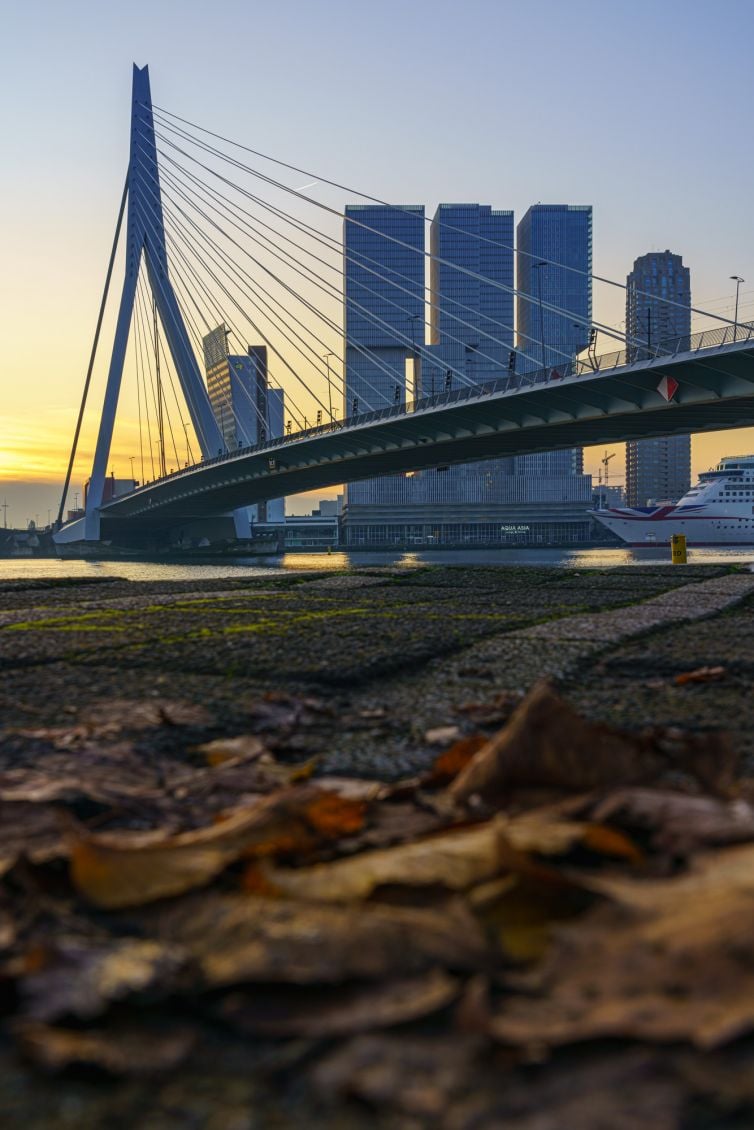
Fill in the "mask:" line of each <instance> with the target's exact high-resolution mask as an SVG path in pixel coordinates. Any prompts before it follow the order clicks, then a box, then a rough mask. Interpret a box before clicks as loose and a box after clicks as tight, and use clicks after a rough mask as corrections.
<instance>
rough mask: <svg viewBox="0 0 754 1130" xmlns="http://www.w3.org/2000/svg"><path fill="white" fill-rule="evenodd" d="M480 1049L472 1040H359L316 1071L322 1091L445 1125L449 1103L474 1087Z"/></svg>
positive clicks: (314, 1075)
mask: <svg viewBox="0 0 754 1130" xmlns="http://www.w3.org/2000/svg"><path fill="white" fill-rule="evenodd" d="M478 1050H479V1047H478V1043H477V1042H476V1041H475V1040H474V1039H472V1038H470V1037H467V1038H466V1039H464V1040H459V1039H458V1038H457V1036H455V1037H448V1036H445V1037H427V1036H424V1037H420V1036H407V1035H403V1036H395V1035H389V1036H388V1035H379V1036H357V1037H355V1038H354V1039H352V1040H350V1041H349V1042H348V1043H347V1044H344V1045H343V1046H341V1047H339V1048H336V1049H335V1051H333V1052H331V1053H330V1055H328V1056H327V1057H326V1058H325V1059H323V1060H321V1061H320V1062H319V1063H318V1064H317V1066H316V1067H315V1068H314V1070H313V1072H312V1080H313V1082H314V1086H315V1088H316V1089H317V1090H318V1091H319V1093H320V1094H321V1095H322V1096H323V1097H325V1098H327V1099H330V1100H331V1099H332V1098H333V1097H334V1096H336V1095H352V1096H355V1097H358V1098H360V1099H363V1100H365V1101H367V1102H369V1103H371V1104H373V1105H375V1106H380V1107H381V1106H386V1107H392V1108H395V1109H397V1110H401V1111H404V1112H405V1113H408V1114H411V1115H414V1116H419V1117H422V1118H429V1119H432V1120H433V1121H432V1125H442V1122H439V1121H437V1120H440V1119H442V1117H443V1115H444V1114H445V1111H446V1109H447V1106H448V1103H449V1101H450V1100H451V1099H453V1098H454V1097H456V1096H458V1095H461V1094H463V1093H464V1092H466V1091H468V1090H472V1091H473V1089H474V1087H473V1082H472V1080H473V1068H474V1062H475V1060H476V1056H477V1053H478Z"/></svg>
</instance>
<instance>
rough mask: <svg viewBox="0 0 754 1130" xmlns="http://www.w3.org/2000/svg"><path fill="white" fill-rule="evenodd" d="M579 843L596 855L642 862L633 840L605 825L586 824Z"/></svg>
mask: <svg viewBox="0 0 754 1130" xmlns="http://www.w3.org/2000/svg"><path fill="white" fill-rule="evenodd" d="M581 843H582V845H583V846H584V847H585V848H589V850H590V851H594V852H597V853H598V855H612V856H617V857H618V858H619V859H628V860H629V861H630V862H631V863H642V862H643V860H644V855H643V853H642V852H641V851H640V850H639V849H638V847H637V846H636V844H635V843H634V842H633V840H630V839H629V838H628V836H626V835H624V834H623V832H619V831H618V829H617V828H608V827H607V825H605V824H587V826H586V828H585V829H584V836H583V838H582V840H581Z"/></svg>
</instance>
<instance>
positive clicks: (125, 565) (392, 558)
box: [0, 547, 754, 581]
mask: <svg viewBox="0 0 754 1130" xmlns="http://www.w3.org/2000/svg"><path fill="white" fill-rule="evenodd" d="M417 564H428V565H517V566H521V565H552V566H558V567H560V568H566V569H587V568H589V569H605V568H610V567H611V566H615V565H668V566H670V564H671V562H670V550H669V549H668V548H666V547H652V548H647V549H623V548H620V547H616V548H609V549H608V548H594V549H590V548H585V549H479V550H473V549H472V550H447V551H443V550H429V551H424V552H421V551H418V552H415V551H413V550H412V551H406V552H403V551H397V552H375V553H361V552H360V553H341V552H334V553H285V554H283V555H282V556H280V557H248V558H234V559H233V560H232V561H228V560H221V559H218V560H216V561H196V562H194V561H159V562H156V561H134V560H128V561H59V560H57V559H54V558H11V559H4V560H0V581H2V580H10V579H21V580H32V579H37V580H42V579H50V578H57V577H81V578H88V577H123V578H125V579H127V580H129V581H161V580H171V581H182V580H191V581H198V580H201V579H202V578H206V579H208V580H216V579H220V578H223V577H241V576H248V577H254V576H260V577H263V576H274V575H275V574H279V573H280V571H281V570H289V571H302V570H311V569H317V570H325V569H344V568H347V567H349V566H352V565H405V566H411V565H417ZM689 564H692V565H720V564H726V565H733V564H744V565H750V566H751V567H752V568H754V548H752V547H749V548H747V549H692V550H689Z"/></svg>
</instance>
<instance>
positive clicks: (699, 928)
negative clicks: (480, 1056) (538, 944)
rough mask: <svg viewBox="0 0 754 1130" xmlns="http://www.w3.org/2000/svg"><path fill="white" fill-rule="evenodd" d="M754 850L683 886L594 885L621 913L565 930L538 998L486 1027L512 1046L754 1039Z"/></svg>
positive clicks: (608, 912)
mask: <svg viewBox="0 0 754 1130" xmlns="http://www.w3.org/2000/svg"><path fill="white" fill-rule="evenodd" d="M753 863H754V847H751V846H749V845H747V846H745V847H740V848H734V849H729V850H727V851H722V852H719V853H717V854H716V855H714V856H709V857H704V856H700V857H698V859H697V860H696V861H695V864H694V866H693V867H692V870H691V872H690V873H689V874H688V875H686V876H684V877H681V878H678V879H668V880H646V881H638V880H632V879H628V878H624V877H620V876H609V877H606V876H597V877H595V878H593V879H591V880H589V881H588V885H589V886H590V887H591V888H592V889H593V890H595V891H598V892H600V893H602V894H605V895H607V896H608V897H610V898H611V899H613V900H614V903H615V905H608V906H601V907H598V908H596V909H594V910H591V911H587V913H586V915H584V916H583V917H582V918H581V919H580V920H579V922H578V925H573V926H570V927H563V928H561V929H560V930H559V931H558V937H557V940H556V942H555V944H554V945H553V946H552V947H551V949H550V951H549V954H548V956H547V958H546V959H545V964H544V967H543V969H542V971H541V973H540V974H539V976H538V984H539V991H538V992H537V993H536V994H535V995H534V994H528V995H526V996H514V995H511V996H509V997H508V998H507V999H506V1002H505V1007H504V1009H503V1011H501V1012H500V1013H499V1014H498V1015H497V1016H496V1017H495V1018H494V1019H493V1021H492V1022H491V1031H492V1032H493V1034H494V1035H495V1036H496V1037H497V1038H498V1039H500V1040H503V1041H505V1042H507V1043H513V1044H521V1045H528V1044H532V1043H541V1044H542V1045H551V1046H553V1045H558V1044H568V1043H574V1042H580V1041H582V1040H591V1039H602V1038H605V1037H621V1038H629V1039H630V1038H633V1039H643V1040H650V1041H657V1042H667V1041H687V1042H689V1043H692V1044H695V1045H696V1046H697V1047H700V1048H713V1047H718V1046H721V1045H723V1044H725V1043H727V1042H729V1041H731V1040H733V1039H736V1038H738V1037H739V1036H741V1035H743V1034H744V1033H747V1032H750V1031H752V1030H754V960H753V959H754V941H753V940H752V938H753V937H754V866H753Z"/></svg>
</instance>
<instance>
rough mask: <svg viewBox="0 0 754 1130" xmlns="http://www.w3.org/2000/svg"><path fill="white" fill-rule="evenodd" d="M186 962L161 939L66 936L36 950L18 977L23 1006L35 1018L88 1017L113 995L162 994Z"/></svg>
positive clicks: (96, 1013) (115, 997) (114, 997)
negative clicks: (26, 971)
mask: <svg viewBox="0 0 754 1130" xmlns="http://www.w3.org/2000/svg"><path fill="white" fill-rule="evenodd" d="M185 964H186V957H185V954H182V953H180V952H179V950H178V949H176V948H175V947H167V946H165V945H163V944H162V943H161V942H155V941H148V940H144V941H142V940H140V939H134V938H129V939H123V940H113V941H111V940H106V941H105V940H102V941H92V940H83V939H82V940H80V941H73V940H65V941H62V942H60V943H58V944H53V945H52V947H51V948H50V949H49V950H48V951H47V952H44V951H43V952H41V953H38V954H36V955H35V958H34V962H33V969H32V972H31V973H30V974H29V975H28V976H26V977H24V978H22V980H21V995H22V997H23V1000H24V1002H25V1008H24V1011H25V1013H26V1015H27V1016H29V1017H32V1018H34V1019H35V1020H45V1021H49V1020H58V1019H59V1018H61V1017H67V1016H68V1017H77V1018H79V1019H84V1020H89V1019H91V1018H92V1017H96V1016H99V1015H100V1014H101V1013H103V1012H104V1011H105V1010H106V1009H107V1008H108V1007H109V1006H110V1005H111V1004H112V1003H113V1002H116V1001H122V1000H125V999H127V998H131V997H135V996H136V997H145V996H150V995H157V996H165V995H166V994H167V993H168V992H169V989H170V985H171V982H172V981H173V979H174V978H175V977H176V976H177V974H178V973H179V972H180V971H181V970H182V969H183V967H184V966H185Z"/></svg>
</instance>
